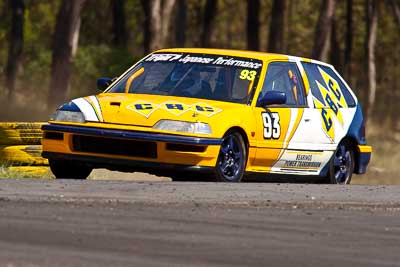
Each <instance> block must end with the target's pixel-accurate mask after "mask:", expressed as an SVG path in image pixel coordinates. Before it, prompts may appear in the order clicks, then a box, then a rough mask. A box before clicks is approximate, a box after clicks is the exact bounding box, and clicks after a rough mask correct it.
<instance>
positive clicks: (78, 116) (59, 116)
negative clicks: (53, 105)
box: [52, 110, 85, 122]
mask: <svg viewBox="0 0 400 267" xmlns="http://www.w3.org/2000/svg"><path fill="white" fill-rule="evenodd" d="M52 117H53V118H52V119H53V120H54V121H69V122H85V116H83V113H82V112H79V111H67V110H57V112H56V113H55V114H54V116H52Z"/></svg>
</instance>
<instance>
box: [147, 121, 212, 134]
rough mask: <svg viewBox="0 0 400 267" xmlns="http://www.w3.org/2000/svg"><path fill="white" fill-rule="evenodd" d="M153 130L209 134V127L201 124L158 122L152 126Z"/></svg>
mask: <svg viewBox="0 0 400 267" xmlns="http://www.w3.org/2000/svg"><path fill="white" fill-rule="evenodd" d="M153 129H157V130H165V131H172V132H182V133H194V134H211V128H210V125H208V124H207V123H203V122H187V121H172V120H160V121H159V122H157V123H156V124H155V125H154V126H153Z"/></svg>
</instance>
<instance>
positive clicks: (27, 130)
mask: <svg viewBox="0 0 400 267" xmlns="http://www.w3.org/2000/svg"><path fill="white" fill-rule="evenodd" d="M43 124H44V123H38V122H2V123H0V145H12V146H13V145H40V144H41V143H40V142H41V141H40V140H41V139H42V135H43V134H42V130H41V127H42V125H43Z"/></svg>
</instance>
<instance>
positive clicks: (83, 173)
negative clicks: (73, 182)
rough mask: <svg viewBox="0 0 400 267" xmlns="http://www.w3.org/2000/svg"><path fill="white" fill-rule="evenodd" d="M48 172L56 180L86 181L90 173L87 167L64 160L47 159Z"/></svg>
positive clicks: (90, 170)
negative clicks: (49, 171)
mask: <svg viewBox="0 0 400 267" xmlns="http://www.w3.org/2000/svg"><path fill="white" fill-rule="evenodd" d="M49 165H50V170H51V172H52V173H53V174H54V176H55V177H56V179H78V180H84V179H86V178H87V177H88V176H89V175H90V173H91V172H92V168H90V167H89V166H86V165H83V164H79V163H74V162H71V161H64V160H53V159H49Z"/></svg>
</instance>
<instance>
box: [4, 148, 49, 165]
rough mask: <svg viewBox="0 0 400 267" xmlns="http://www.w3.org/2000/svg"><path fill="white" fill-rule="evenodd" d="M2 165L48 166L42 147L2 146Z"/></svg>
mask: <svg viewBox="0 0 400 267" xmlns="http://www.w3.org/2000/svg"><path fill="white" fill-rule="evenodd" d="M0 148H1V149H0V164H2V165H5V166H46V165H48V161H47V159H44V158H42V146H41V145H18V146H0Z"/></svg>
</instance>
